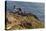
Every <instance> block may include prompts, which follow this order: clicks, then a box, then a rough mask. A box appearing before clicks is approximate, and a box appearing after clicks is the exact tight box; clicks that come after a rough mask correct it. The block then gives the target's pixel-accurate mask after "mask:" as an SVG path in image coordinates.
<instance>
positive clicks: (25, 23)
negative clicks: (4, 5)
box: [6, 13, 44, 30]
mask: <svg viewBox="0 0 46 31" xmlns="http://www.w3.org/2000/svg"><path fill="white" fill-rule="evenodd" d="M7 19H8V21H9V22H11V24H9V23H8V22H7V28H6V29H10V30H11V29H34V28H44V24H43V23H42V22H40V21H39V20H37V19H36V18H35V17H34V16H30V15H28V16H21V15H17V14H13V13H11V14H10V13H9V14H7ZM9 27H10V28H9Z"/></svg>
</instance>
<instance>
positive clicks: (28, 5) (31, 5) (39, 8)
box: [6, 1, 45, 22]
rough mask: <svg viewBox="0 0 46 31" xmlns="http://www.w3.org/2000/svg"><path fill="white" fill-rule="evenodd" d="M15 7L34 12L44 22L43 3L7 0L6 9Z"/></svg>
mask: <svg viewBox="0 0 46 31" xmlns="http://www.w3.org/2000/svg"><path fill="white" fill-rule="evenodd" d="M14 5H15V8H21V9H22V11H23V12H24V11H25V12H30V13H33V14H35V15H36V16H37V17H38V18H39V19H40V20H41V21H42V22H44V19H45V18H44V16H45V10H44V3H39V2H20V1H7V5H6V6H7V10H8V9H10V10H12V11H14ZM8 11H9V10H8Z"/></svg>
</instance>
